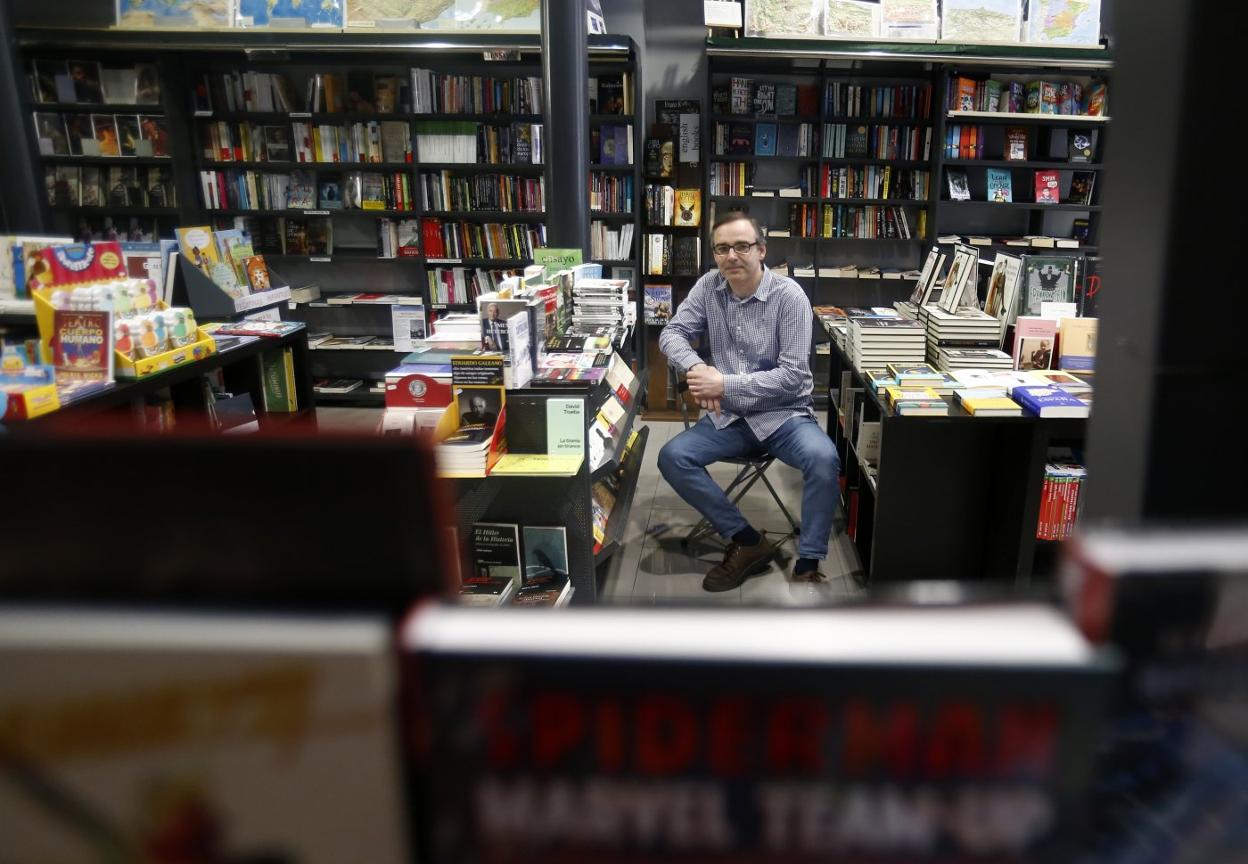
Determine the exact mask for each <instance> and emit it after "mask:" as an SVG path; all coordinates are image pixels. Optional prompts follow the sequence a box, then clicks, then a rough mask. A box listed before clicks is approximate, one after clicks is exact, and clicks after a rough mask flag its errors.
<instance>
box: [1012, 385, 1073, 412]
mask: <svg viewBox="0 0 1248 864" xmlns="http://www.w3.org/2000/svg"><path fill="white" fill-rule="evenodd" d="M1010 396H1012V397H1013V399H1014V401H1015V402H1017V403H1018V404H1019V405H1022V406H1023V407H1024V408H1025V409H1027V411H1029V412H1031V413H1032V414H1035V415H1036V416H1037V417H1087V416H1088V413H1089V408H1088V404H1087V403H1086V402H1082V401H1080V400H1079V399H1076V398H1075V397H1074V396H1071V395H1070V394H1069V393H1067V392H1066V391H1065V390H1062V389H1060V388H1058V387H1042V386H1041V387H1015V388H1013V389H1012V390H1011V391H1010Z"/></svg>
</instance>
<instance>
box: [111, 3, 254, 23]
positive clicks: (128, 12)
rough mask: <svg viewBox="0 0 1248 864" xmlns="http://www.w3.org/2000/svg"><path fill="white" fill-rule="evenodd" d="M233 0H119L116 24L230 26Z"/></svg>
mask: <svg viewBox="0 0 1248 864" xmlns="http://www.w3.org/2000/svg"><path fill="white" fill-rule="evenodd" d="M233 6H234V0H117V26H118V27H122V28H126V29H136V30H137V29H145V28H149V27H195V28H199V27H229V26H231V25H232V24H233V21H231V20H230V19H231V18H232V17H233V16H232V14H231V13H232V12H233Z"/></svg>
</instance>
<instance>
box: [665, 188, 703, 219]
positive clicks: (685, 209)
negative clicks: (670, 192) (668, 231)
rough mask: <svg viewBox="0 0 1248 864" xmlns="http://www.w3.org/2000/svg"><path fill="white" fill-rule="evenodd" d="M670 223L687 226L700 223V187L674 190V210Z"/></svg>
mask: <svg viewBox="0 0 1248 864" xmlns="http://www.w3.org/2000/svg"><path fill="white" fill-rule="evenodd" d="M672 224H673V225H677V226H681V227H687V228H696V227H698V226H699V225H701V224H702V190H701V189H677V190H676V212H675V214H674V215H673V216H672Z"/></svg>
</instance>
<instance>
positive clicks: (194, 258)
mask: <svg viewBox="0 0 1248 864" xmlns="http://www.w3.org/2000/svg"><path fill="white" fill-rule="evenodd" d="M175 231H176V233H177V236H178V254H180V255H181V256H182V257H183V258H185V259H186V260H188V261H190V262H191V263H192V264H194V265H195V266H196V267H198V268H199V269H200V270H202V271H204V275H206V276H211V275H212V268H213V266H214V265H216V264H220V263H221V257H220V255H219V254H218V253H217V240H216V237H215V236H214V235H213V233H212V229H211V228H209V227H208V226H207V225H201V226H196V227H194V228H177V229H175Z"/></svg>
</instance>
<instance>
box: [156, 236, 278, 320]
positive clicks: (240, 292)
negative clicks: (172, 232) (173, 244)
mask: <svg viewBox="0 0 1248 864" xmlns="http://www.w3.org/2000/svg"><path fill="white" fill-rule="evenodd" d="M176 233H177V236H178V255H179V258H180V260H181V264H180V265H179V267H178V275H179V276H180V277H181V279H182V281H183V282H184V283H185V285H186V296H187V297H188V298H189V300H190V303H191V306H192V307H194V309H195V311H196V312H197V313H198V314H199V315H200V316H201V317H232V316H236V315H239V314H241V313H243V312H251V311H254V310H256V309H262V308H264V307H267V306H273V305H275V304H277V303H280V302H282V301H284V300H289V299H290V286H288V285H283V284H275V283H276V282H277V281H278V280H276V279H275V278H274V274H273V272H272V271H271V270H270V269H269V267H268V265H267V264H266V263H265V261H264V256H263V255H257V254H256V253H255V250H254V249H253V247H252V241H251V237H250V236H249V235H248V234H247V233H246V232H245V231H242V230H240V229H237V228H234V229H229V230H219V231H214V230H213V229H212V228H209V227H202V226H201V227H192V228H178V229H177V232H176Z"/></svg>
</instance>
